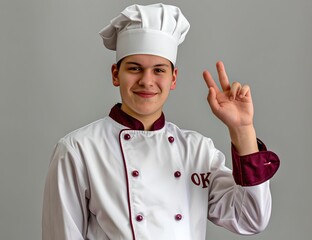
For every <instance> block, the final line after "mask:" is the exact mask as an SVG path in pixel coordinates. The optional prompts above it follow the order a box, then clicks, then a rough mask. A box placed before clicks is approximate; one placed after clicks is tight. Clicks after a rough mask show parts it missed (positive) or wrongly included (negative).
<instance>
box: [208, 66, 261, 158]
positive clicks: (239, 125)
mask: <svg viewBox="0 0 312 240" xmlns="http://www.w3.org/2000/svg"><path fill="white" fill-rule="evenodd" d="M216 67H217V71H218V77H219V82H220V85H221V87H222V90H220V89H219V88H218V86H217V84H216V82H215V81H214V79H213V78H212V76H211V74H210V72H208V71H207V70H206V71H204V73H203V77H204V80H205V81H206V84H207V86H208V88H209V94H208V97H207V100H208V103H209V105H210V108H211V110H212V112H213V113H214V114H215V115H216V116H217V117H218V118H219V119H220V120H221V121H222V122H224V123H225V125H226V126H227V127H228V128H229V131H230V135H231V139H232V142H233V143H234V145H235V146H236V147H237V148H238V149H240V150H241V151H240V152H241V153H242V154H243V153H244V154H245V153H249V152H254V151H257V147H256V146H257V145H255V144H256V137H255V130H254V127H253V115H254V108H253V103H252V98H251V92H250V87H249V86H248V85H243V86H242V85H241V84H240V83H239V82H233V83H232V84H230V82H229V79H228V76H227V74H226V71H225V68H224V64H223V63H222V62H221V61H219V62H217V64H216ZM251 139H252V140H251ZM248 141H252V142H248ZM251 143H252V144H251ZM242 144H245V146H243V147H247V149H245V148H244V149H241V148H240V147H241V145H242ZM246 144H247V145H246ZM250 144H251V145H252V147H251V146H249V145H250ZM250 148H252V149H250Z"/></svg>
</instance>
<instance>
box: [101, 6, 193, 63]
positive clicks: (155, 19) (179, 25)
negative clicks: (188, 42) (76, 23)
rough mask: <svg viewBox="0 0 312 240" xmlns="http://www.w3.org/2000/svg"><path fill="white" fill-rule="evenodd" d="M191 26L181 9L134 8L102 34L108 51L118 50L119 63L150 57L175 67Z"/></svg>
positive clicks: (129, 9)
mask: <svg viewBox="0 0 312 240" xmlns="http://www.w3.org/2000/svg"><path fill="white" fill-rule="evenodd" d="M189 28H190V24H189V22H188V21H187V19H186V18H185V17H184V16H183V14H182V12H181V11H180V9H179V8H178V7H175V6H172V5H165V4H162V3H158V4H152V5H147V6H142V5H137V4H135V5H132V6H129V7H127V8H126V9H125V10H124V11H122V12H121V14H120V15H118V16H117V17H115V18H114V19H112V20H111V23H110V24H109V25H108V26H106V27H105V28H103V29H102V30H101V31H100V35H101V37H102V38H103V43H104V45H105V47H106V48H108V49H110V50H116V62H118V61H119V60H121V59H122V58H124V57H126V56H129V55H133V54H151V55H157V56H161V57H164V58H166V59H168V60H169V61H171V62H172V63H173V64H175V63H176V58H177V50H178V45H179V44H180V43H182V42H183V41H184V38H185V36H186V34H187V32H188V30H189Z"/></svg>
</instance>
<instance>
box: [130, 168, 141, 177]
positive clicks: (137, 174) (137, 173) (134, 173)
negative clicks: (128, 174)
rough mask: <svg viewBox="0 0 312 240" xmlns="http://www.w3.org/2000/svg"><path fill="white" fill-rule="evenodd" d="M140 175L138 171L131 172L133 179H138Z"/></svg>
mask: <svg viewBox="0 0 312 240" xmlns="http://www.w3.org/2000/svg"><path fill="white" fill-rule="evenodd" d="M139 175H140V173H139V171H137V170H134V171H133V172H132V176H133V177H138V176H139Z"/></svg>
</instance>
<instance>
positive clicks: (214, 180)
mask: <svg viewBox="0 0 312 240" xmlns="http://www.w3.org/2000/svg"><path fill="white" fill-rule="evenodd" d="M263 146H264V145H262V146H260V147H261V148H260V149H261V150H264V148H262V147H263ZM234 150H235V149H234ZM265 151H266V148H265ZM234 154H236V153H234ZM256 155H259V156H258V157H251V156H244V157H239V156H238V155H234V158H233V161H237V160H238V163H240V165H239V164H238V166H234V168H235V170H234V171H233V172H232V171H231V170H230V169H228V168H227V167H226V166H225V158H224V155H223V154H222V153H221V152H220V151H218V150H217V149H215V150H214V154H213V164H212V172H211V175H210V188H209V204H208V219H209V220H210V221H212V222H213V223H215V224H216V225H219V226H221V227H224V228H226V229H228V230H230V231H231V232H234V233H238V234H242V235H251V234H256V233H259V232H261V231H263V230H264V229H265V227H266V226H267V224H268V222H269V219H270V215H271V208H272V198H271V192H270V186H269V181H268V179H269V178H270V177H272V176H273V174H274V172H276V170H277V169H273V170H272V169H270V170H267V171H265V170H263V169H259V171H260V173H258V172H257V166H260V165H261V164H262V165H263V164H264V163H268V162H269V161H271V162H274V163H273V164H275V166H278V163H277V162H279V161H278V158H277V159H276V157H277V156H276V155H275V154H273V153H271V152H270V153H264V152H259V153H258V154H256ZM260 156H261V157H260ZM272 156H274V157H272ZM250 159H252V161H253V163H254V164H255V165H254V166H253V168H252V169H253V171H249V172H248V174H251V175H252V174H256V176H257V177H254V178H252V177H251V176H250V177H248V178H247V175H248V174H247V173H246V172H244V171H245V170H246V169H249V168H247V167H246V166H245V165H244V163H245V164H246V165H247V166H248V165H249V164H247V162H248V160H250ZM257 159H259V161H260V162H257ZM273 159H274V161H273ZM234 163H235V164H237V162H234ZM264 166H267V165H266V164H265V165H264ZM268 166H271V164H268ZM277 168H278V167H277ZM249 170H250V169H249ZM235 171H237V172H235ZM234 172H235V173H234ZM238 173H239V174H238ZM236 176H240V177H241V176H243V179H244V180H247V179H248V181H245V182H241V181H240V180H239V181H237V177H236ZM252 176H253V175H252ZM244 177H246V178H244ZM252 179H255V180H254V181H253V180H252ZM242 183H243V184H242ZM247 183H248V184H247Z"/></svg>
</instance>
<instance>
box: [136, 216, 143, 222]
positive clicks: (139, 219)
mask: <svg viewBox="0 0 312 240" xmlns="http://www.w3.org/2000/svg"><path fill="white" fill-rule="evenodd" d="M135 219H136V220H137V221H138V222H141V221H143V216H142V215H138V216H136V218H135Z"/></svg>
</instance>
